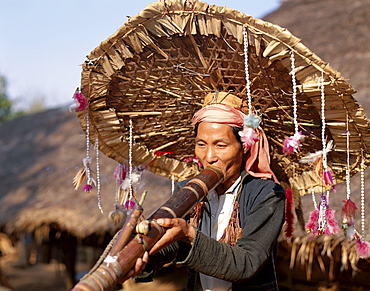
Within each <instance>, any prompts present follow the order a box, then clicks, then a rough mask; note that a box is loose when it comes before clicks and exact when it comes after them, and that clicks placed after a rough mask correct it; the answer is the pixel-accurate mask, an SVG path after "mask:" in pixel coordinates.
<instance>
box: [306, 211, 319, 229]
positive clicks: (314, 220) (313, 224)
mask: <svg viewBox="0 0 370 291" xmlns="http://www.w3.org/2000/svg"><path fill="white" fill-rule="evenodd" d="M319 214H320V213H319V210H317V209H315V210H313V211H311V213H310V218H309V220H308V222H307V223H306V225H305V228H306V231H307V232H312V233H316V232H317V229H318V227H319Z"/></svg>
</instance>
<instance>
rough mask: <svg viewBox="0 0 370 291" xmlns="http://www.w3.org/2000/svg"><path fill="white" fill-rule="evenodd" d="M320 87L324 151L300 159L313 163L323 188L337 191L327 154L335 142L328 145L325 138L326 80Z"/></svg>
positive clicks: (302, 161) (321, 80)
mask: <svg viewBox="0 0 370 291" xmlns="http://www.w3.org/2000/svg"><path fill="white" fill-rule="evenodd" d="M320 87H321V122H322V127H321V141H322V150H320V151H316V152H315V153H308V154H307V155H306V156H304V157H303V158H301V159H300V161H299V162H300V163H312V164H313V167H314V169H315V171H316V174H317V175H318V176H319V177H320V179H321V181H322V186H324V187H325V188H326V190H334V191H335V182H334V179H333V171H332V169H331V168H330V167H329V166H328V164H327V154H328V153H329V152H330V151H331V149H332V147H333V141H332V140H330V141H328V143H326V136H325V128H326V121H325V91H324V78H323V76H322V77H321V78H320Z"/></svg>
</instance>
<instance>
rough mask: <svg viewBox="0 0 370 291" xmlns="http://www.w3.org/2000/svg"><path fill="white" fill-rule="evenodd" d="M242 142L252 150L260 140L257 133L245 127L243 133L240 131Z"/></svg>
mask: <svg viewBox="0 0 370 291" xmlns="http://www.w3.org/2000/svg"><path fill="white" fill-rule="evenodd" d="M239 135H240V140H241V141H242V143H243V144H244V146H245V147H246V148H250V147H251V146H252V145H253V144H254V143H255V142H256V141H258V140H259V138H258V136H257V134H256V131H255V129H254V128H251V127H245V126H244V127H243V130H242V131H239Z"/></svg>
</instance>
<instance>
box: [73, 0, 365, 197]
mask: <svg viewBox="0 0 370 291" xmlns="http://www.w3.org/2000/svg"><path fill="white" fill-rule="evenodd" d="M244 27H245V28H246V29H247V31H248V42H249V48H248V61H249V73H250V80H251V91H252V92H251V93H252V97H253V100H252V103H253V106H254V108H255V109H256V110H257V111H258V113H259V114H261V115H262V119H263V125H262V127H263V128H264V129H265V131H266V134H267V136H268V139H269V141H270V146H271V152H272V168H273V170H274V172H275V173H276V174H277V175H278V178H279V180H280V181H284V182H286V183H288V184H290V186H291V187H293V191H294V193H296V194H300V195H303V194H306V193H307V192H308V191H310V189H311V188H313V187H314V188H315V189H316V190H317V191H321V189H322V181H321V179H319V178H318V176H317V174H316V173H315V172H314V171H313V170H312V168H311V167H310V166H309V165H302V164H300V163H298V161H299V159H300V157H302V156H303V155H305V154H307V153H308V152H312V151H316V150H320V149H321V148H322V143H321V116H320V114H321V110H320V106H321V101H320V96H321V91H320V86H319V80H320V77H321V75H322V74H323V76H324V79H325V95H326V100H325V102H326V111H325V114H326V125H327V131H326V135H327V136H328V138H329V139H333V140H334V143H335V150H334V151H332V152H330V153H329V155H328V161H329V165H330V167H331V168H332V169H333V171H334V174H335V179H336V183H339V182H342V181H344V177H345V171H344V168H345V165H346V136H345V134H344V132H345V129H346V114H348V117H349V130H350V132H351V153H350V164H351V169H350V171H351V175H353V174H355V173H357V172H358V171H359V170H360V161H361V158H360V157H361V153H362V151H363V153H364V158H365V163H366V164H367V163H368V161H369V160H368V159H369V153H368V144H369V142H370V134H369V124H368V120H367V119H366V117H365V115H364V112H363V110H362V108H361V106H360V105H359V104H358V103H357V102H356V100H354V99H353V98H352V94H353V93H354V90H353V88H352V87H351V86H350V85H349V84H348V83H347V82H346V81H345V79H344V78H343V77H341V75H340V74H339V73H338V72H337V71H335V70H334V69H333V68H331V67H330V66H329V65H328V64H327V63H325V62H324V61H322V60H321V59H320V58H319V57H317V56H316V55H315V54H314V53H313V52H311V51H310V50H309V49H308V48H307V47H305V46H304V45H303V44H302V43H301V42H300V40H299V39H298V38H296V37H295V36H293V35H292V34H291V33H290V32H289V31H287V30H285V29H283V28H281V27H279V26H277V25H273V24H271V23H268V22H264V21H262V20H259V19H255V18H253V17H250V16H248V15H245V14H243V13H241V12H239V11H235V10H232V9H229V8H225V7H218V6H214V5H208V4H206V3H203V2H201V1H195V2H191V4H190V3H188V2H187V1H186V2H184V1H178V0H168V1H159V2H155V3H153V4H151V5H148V6H147V7H146V8H145V9H144V10H143V11H142V12H141V13H140V14H138V15H137V16H134V17H132V18H130V19H129V20H128V21H127V22H126V23H125V24H124V25H123V26H122V27H121V28H120V29H119V30H118V31H117V32H116V33H115V34H113V35H112V36H111V37H109V38H108V39H107V40H105V41H104V42H102V43H101V44H100V45H99V46H98V47H97V48H96V49H94V50H93V51H92V52H91V53H90V55H89V56H88V59H87V61H86V62H85V64H84V65H83V72H82V80H81V87H82V93H83V94H84V95H85V97H86V98H87V99H88V102H89V106H88V108H87V109H86V110H85V111H82V112H79V113H78V116H79V119H80V122H81V125H82V127H83V128H84V129H85V130H86V113H88V115H89V118H90V123H91V140H92V141H93V142H95V140H96V139H97V138H98V140H99V148H100V150H101V151H102V152H103V153H105V154H106V155H108V156H110V157H111V158H113V159H116V160H117V161H119V162H123V161H125V160H127V158H128V143H129V141H128V128H129V120H132V121H133V125H134V141H135V144H134V154H133V160H134V163H136V164H146V165H149V164H150V170H151V171H153V172H154V173H157V174H159V175H163V176H167V177H171V176H174V177H175V179H176V180H181V179H184V178H188V177H190V176H193V175H194V174H195V173H196V172H197V171H198V169H197V167H196V165H195V164H191V163H188V162H185V161H184V160H185V159H187V158H189V157H190V156H192V155H193V141H194V137H193V135H192V128H191V123H190V119H191V117H192V114H193V113H194V112H195V111H196V110H198V109H199V108H200V106H201V104H202V103H203V98H204V96H205V95H206V94H208V93H210V92H214V91H227V92H230V91H231V92H232V93H233V94H236V95H238V96H239V97H241V98H243V100H244V103H243V106H244V109H246V108H247V100H246V99H247V89H246V81H245V71H244V49H243V28H244ZM290 52H294V55H295V63H296V64H295V66H296V77H297V87H296V89H297V90H298V123H299V129H300V130H302V131H305V132H306V133H307V134H306V135H307V136H306V140H305V142H304V143H303V145H302V147H301V152H300V153H299V154H297V155H293V156H290V157H287V156H284V155H283V154H282V151H281V147H282V142H283V140H284V139H285V138H286V137H288V136H291V135H292V134H293V133H294V124H293V122H292V121H293V101H292V92H293V89H292V81H291V74H290V72H291V67H290ZM159 151H164V152H165V154H164V155H157V153H158V152H159Z"/></svg>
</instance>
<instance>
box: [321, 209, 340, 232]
mask: <svg viewBox="0 0 370 291" xmlns="http://www.w3.org/2000/svg"><path fill="white" fill-rule="evenodd" d="M325 218H326V226H325V230H324V232H325V234H327V235H332V234H336V233H338V232H339V231H340V229H339V227H338V222H337V220H336V219H335V210H333V209H330V208H327V209H326V210H325Z"/></svg>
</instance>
